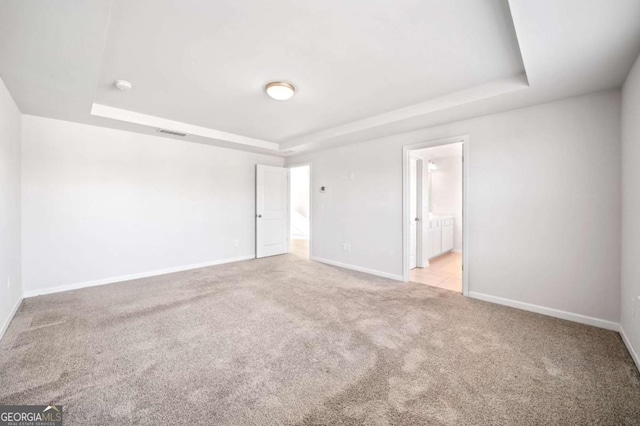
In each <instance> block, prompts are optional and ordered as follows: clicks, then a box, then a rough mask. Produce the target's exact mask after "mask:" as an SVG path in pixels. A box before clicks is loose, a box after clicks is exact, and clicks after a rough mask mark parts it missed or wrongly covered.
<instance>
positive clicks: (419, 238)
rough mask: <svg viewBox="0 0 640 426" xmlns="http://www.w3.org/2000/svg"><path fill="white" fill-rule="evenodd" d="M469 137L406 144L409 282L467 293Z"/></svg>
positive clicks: (406, 255)
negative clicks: (467, 143) (466, 155)
mask: <svg viewBox="0 0 640 426" xmlns="http://www.w3.org/2000/svg"><path fill="white" fill-rule="evenodd" d="M465 142H466V137H458V138H449V139H444V140H440V141H433V142H428V143H424V144H418V145H413V146H410V147H405V149H404V154H405V163H404V173H405V196H404V211H405V214H404V216H405V227H404V229H405V231H404V240H405V242H404V246H405V255H404V258H405V271H404V278H405V281H411V282H416V283H420V284H425V285H429V286H434V287H439V288H443V289H446V290H451V291H456V292H461V293H464V294H466V293H467V291H468V267H466V268H465V267H464V266H463V265H466V263H467V262H466V259H467V255H468V253H466V246H467V241H466V238H465V236H466V229H465V228H466V220H465V219H466V217H465V215H463V211H465V208H464V207H465V199H466V197H465V185H464V182H465V176H466V174H465V162H464V154H465V151H466V150H465V148H466V143H465ZM465 269H466V271H465Z"/></svg>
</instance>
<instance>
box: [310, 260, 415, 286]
mask: <svg viewBox="0 0 640 426" xmlns="http://www.w3.org/2000/svg"><path fill="white" fill-rule="evenodd" d="M310 259H311V260H314V261H316V262H320V263H326V264H327V265H332V266H338V267H340V268H345V269H351V270H352V271H358V272H364V273H366V274H371V275H376V276H378V277H383V278H390V279H392V280H397V281H402V275H396V274H390V273H388V272H382V271H376V270H375V269H369V268H362V267H360V266H355V265H349V264H347V263H341V262H336V261H334V260H329V259H323V258H321V257H315V256H312V257H311V258H310Z"/></svg>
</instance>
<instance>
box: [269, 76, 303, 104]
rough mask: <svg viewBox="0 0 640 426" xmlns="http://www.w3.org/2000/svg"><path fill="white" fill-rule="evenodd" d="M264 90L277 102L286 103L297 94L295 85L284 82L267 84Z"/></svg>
mask: <svg viewBox="0 0 640 426" xmlns="http://www.w3.org/2000/svg"><path fill="white" fill-rule="evenodd" d="M264 89H265V91H266V92H267V95H269V96H270V97H271V98H272V99H275V100H276V101H286V100H287V99H290V98H291V97H292V96H293V95H294V94H295V93H296V88H295V87H294V86H293V84H289V83H284V82H282V81H273V82H271V83H269V84H267V85H266V86H265V88H264Z"/></svg>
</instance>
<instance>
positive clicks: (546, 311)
mask: <svg viewBox="0 0 640 426" xmlns="http://www.w3.org/2000/svg"><path fill="white" fill-rule="evenodd" d="M469 297H471V298H474V299H478V300H484V301H485V302H491V303H497V304H498V305H505V306H510V307H512V308H517V309H522V310H523V311H529V312H536V313H538V314H542V315H548V316H550V317H555V318H561V319H565V320H569V321H573V322H579V323H581V324H587V325H593V326H595V327H600V328H606V329H607V330H613V331H620V324H618V323H617V322H613V321H608V320H603V319H600V318H594V317H589V316H586V315H581V314H574V313H572V312H566V311H561V310H559V309H553V308H547V307H544V306H539V305H533V304H531V303H525V302H519V301H517V300H511V299H504V298H502V297H497V296H491V295H488V294H484V293H478V292H476V291H470V292H469Z"/></svg>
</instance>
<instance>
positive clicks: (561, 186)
mask: <svg viewBox="0 0 640 426" xmlns="http://www.w3.org/2000/svg"><path fill="white" fill-rule="evenodd" d="M462 134H468V135H469V138H470V141H469V157H468V158H465V161H468V164H467V166H468V171H469V176H468V205H469V212H468V214H469V257H470V265H469V266H470V267H469V270H468V271H467V272H468V273H469V278H470V290H471V291H473V292H476V293H477V294H485V295H490V296H493V297H500V298H504V299H509V300H512V301H519V302H525V303H529V304H533V305H538V306H542V307H546V308H551V309H556V310H562V311H567V312H569V313H574V314H580V315H584V316H589V317H594V318H596V319H601V320H605V321H611V322H614V323H617V322H618V320H619V311H620V192H621V190H620V91H619V90H613V91H606V92H599V93H595V94H589V95H585V96H580V97H576V98H571V99H565V100H562V101H557V102H553V103H547V104H543V105H537V106H534V107H529V108H524V109H519V110H514V111H509V112H505V113H501V114H495V115H490V116H485V117H479V118H475V119H472V120H466V121H462V122H457V123H452V124H448V125H444V126H438V127H434V128H429V129H425V130H421V131H416V132H411V133H406V134H402V135H396V136H392V137H387V138H382V139H378V140H372V141H368V142H365V143H359V144H354V145H348V146H343V147H338V148H333V149H329V150H326V151H321V152H314V153H309V154H302V155H299V156H295V157H293V158H292V159H290V160H289V161H290V162H291V163H295V162H302V161H312V162H313V166H312V175H313V176H312V180H313V182H314V185H315V187H314V189H313V190H314V191H316V192H314V197H313V206H312V216H313V223H312V232H313V235H314V238H313V240H312V248H313V253H314V255H315V256H317V257H318V258H324V259H328V260H331V261H333V262H340V263H344V264H350V265H355V266H357V267H359V268H367V269H370V270H377V271H380V272H383V273H386V274H394V275H397V276H401V274H402V146H403V145H409V144H415V143H420V142H425V141H429V140H434V139H439V138H445V137H451V136H455V135H462ZM352 171H353V172H354V173H355V179H354V180H349V173H350V172H352ZM321 185H325V186H326V187H327V192H326V193H319V192H317V191H318V187H319V186H321ZM343 242H348V243H351V247H352V251H351V252H344V251H342V250H341V243H343ZM607 324H608V323H607ZM613 325H615V324H613Z"/></svg>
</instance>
